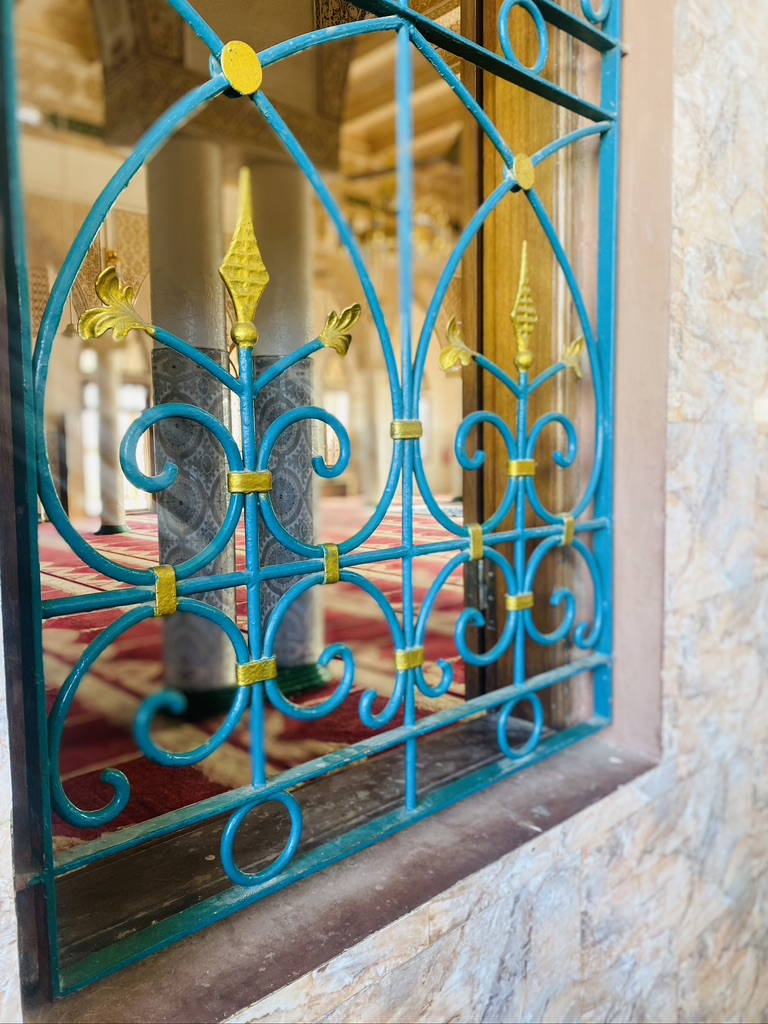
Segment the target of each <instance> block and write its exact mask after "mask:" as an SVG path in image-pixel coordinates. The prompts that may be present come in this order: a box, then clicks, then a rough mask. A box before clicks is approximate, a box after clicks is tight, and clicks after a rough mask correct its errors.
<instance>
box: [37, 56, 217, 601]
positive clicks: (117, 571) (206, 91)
mask: <svg viewBox="0 0 768 1024" xmlns="http://www.w3.org/2000/svg"><path fill="white" fill-rule="evenodd" d="M227 87H228V83H227V80H226V79H225V78H224V76H223V75H217V76H216V77H214V78H213V79H211V81H210V82H206V83H205V84H204V85H201V86H199V87H198V88H197V89H194V90H192V92H189V93H187V94H186V95H185V96H182V98H181V99H180V100H178V101H177V102H176V103H174V105H173V106H172V107H170V108H169V109H168V110H167V111H166V113H165V114H164V115H163V117H161V118H160V120H159V121H157V122H156V123H155V124H154V125H153V126H152V127H151V128H150V129H149V131H147V132H146V133H145V134H144V135H143V136H142V137H141V139H140V140H139V142H138V144H137V146H136V149H134V150H133V152H132V153H131V154H130V156H129V157H128V159H127V160H126V161H125V163H124V164H122V166H121V167H120V168H119V169H118V171H117V173H116V174H115V175H114V177H113V178H112V179H111V180H110V182H109V184H108V185H106V186H105V188H104V189H103V191H102V192H101V194H100V195H99V197H98V199H97V200H96V202H95V203H94V205H93V206H92V207H91V211H90V213H89V214H88V216H87V217H86V219H85V222H84V223H83V226H82V227H81V228H80V230H79V231H78V233H77V237H76V238H75V241H74V242H73V243H72V246H71V248H70V250H69V253H68V254H67V257H66V259H65V260H64V264H63V266H62V268H61V270H60V271H59V274H58V276H57V278H56V281H55V282H54V285H53V288H52V290H51V294H50V297H49V299H48V303H47V305H46V308H45V313H44V314H43V320H42V323H41V325H40V332H39V335H38V342H37V346H36V348H35V353H34V357H33V372H34V381H35V408H36V411H37V433H36V446H37V459H38V492H39V496H40V500H41V501H42V503H43V506H44V508H45V510H46V512H47V513H48V516H49V518H50V520H51V522H52V523H53V524H54V526H55V527H56V529H57V530H58V532H59V534H60V535H61V536H62V537H63V538H64V540H65V541H66V542H67V544H68V545H69V547H70V548H71V549H72V551H73V552H74V553H75V554H76V555H77V556H78V558H80V559H81V560H82V561H84V562H85V563H86V564H87V565H90V566H91V568H93V569H96V570H97V571H98V572H101V573H102V574H103V575H105V576H109V577H111V578H112V579H117V580H119V581H120V582H121V583H128V584H132V585H134V586H142V585H144V586H146V585H147V584H151V585H154V583H155V578H154V576H153V575H152V573H151V572H150V571H149V570H147V571H145V572H142V571H137V570H135V569H128V568H126V567H125V566H121V565H119V564H118V563H117V562H112V561H111V560H110V559H108V558H105V557H104V556H103V555H101V554H99V553H98V552H97V551H96V550H95V549H94V548H92V547H91V546H90V544H88V542H87V541H86V540H85V539H84V538H83V537H81V536H80V534H79V533H78V532H77V530H76V529H74V527H73V526H72V524H71V523H70V521H69V518H68V516H67V515H66V514H65V512H64V509H63V507H62V504H61V500H60V498H59V495H58V492H57V490H56V487H55V485H54V482H53V476H52V474H51V469H50V463H49V460H48V458H47V451H48V448H47V443H46V437H45V416H44V415H43V410H44V408H45V393H46V385H47V379H48V369H49V364H50V358H51V352H52V350H53V344H54V342H55V340H56V335H57V331H58V326H59V321H60V319H61V315H62V311H63V309H64V307H65V305H66V303H67V300H68V298H69V295H70V293H71V291H72V288H73V286H74V282H75V279H76V277H77V275H78V273H79V271H80V268H81V267H82V265H83V262H84V260H85V257H86V256H87V254H88V250H89V249H90V247H91V245H92V243H93V241H94V239H95V238H96V235H97V233H98V231H99V229H100V228H101V225H102V224H103V223H104V221H105V220H106V218H107V215H108V214H109V212H110V210H111V209H112V207H113V206H114V204H115V203H116V202H117V199H118V197H119V196H120V195H121V193H122V192H123V191H124V190H125V189H126V188H127V187H128V185H129V184H130V183H131V181H132V180H133V178H134V177H135V176H136V174H137V173H138V172H139V171H140V170H141V168H142V167H143V166H144V164H145V163H146V162H147V161H148V160H149V159H151V157H152V156H154V154H155V153H156V152H157V151H158V150H159V149H160V147H161V146H162V145H163V144H164V143H165V142H166V141H167V140H168V138H169V137H170V136H171V135H173V134H174V132H176V131H178V130H179V129H180V128H181V127H182V126H183V125H184V124H186V123H187V121H189V119H190V118H191V117H193V116H194V115H195V114H196V113H197V111H198V110H199V109H200V108H201V107H203V106H205V105H206V104H207V103H209V102H210V101H211V100H212V99H213V98H214V97H216V96H219V95H220V94H221V93H222V92H224V91H225V89H227Z"/></svg>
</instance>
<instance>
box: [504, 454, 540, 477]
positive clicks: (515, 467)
mask: <svg viewBox="0 0 768 1024" xmlns="http://www.w3.org/2000/svg"><path fill="white" fill-rule="evenodd" d="M507 472H508V473H509V478H510V480H517V479H518V478H519V477H521V476H536V463H535V461H534V460H533V459H515V460H513V461H512V462H510V463H509V467H508V470H507Z"/></svg>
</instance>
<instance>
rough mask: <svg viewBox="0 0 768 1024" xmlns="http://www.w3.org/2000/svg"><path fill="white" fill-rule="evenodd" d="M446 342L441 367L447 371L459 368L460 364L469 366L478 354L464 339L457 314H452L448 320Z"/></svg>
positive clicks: (441, 355) (441, 356)
mask: <svg viewBox="0 0 768 1024" xmlns="http://www.w3.org/2000/svg"><path fill="white" fill-rule="evenodd" d="M445 342H446V343H445V345H444V346H443V350H442V352H441V353H440V369H441V370H445V372H446V373H447V372H448V371H449V370H457V369H458V368H459V367H460V366H469V364H470V363H471V362H472V360H473V359H474V358H475V357H476V356H477V353H476V352H473V351H472V349H471V348H470V347H469V346H468V345H467V344H466V342H465V341H464V332H463V331H462V329H461V324H460V323H459V321H458V320H457V319H456V317H455V316H452V317H451V319H450V321H449V322H448V327H447V328H446V332H445Z"/></svg>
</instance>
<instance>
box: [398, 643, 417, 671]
mask: <svg viewBox="0 0 768 1024" xmlns="http://www.w3.org/2000/svg"><path fill="white" fill-rule="evenodd" d="M423 664H424V648H423V647H412V648H411V649H410V650H409V651H396V652H395V668H396V669H397V671H398V672H407V671H408V669H409V668H421V666H422V665H423Z"/></svg>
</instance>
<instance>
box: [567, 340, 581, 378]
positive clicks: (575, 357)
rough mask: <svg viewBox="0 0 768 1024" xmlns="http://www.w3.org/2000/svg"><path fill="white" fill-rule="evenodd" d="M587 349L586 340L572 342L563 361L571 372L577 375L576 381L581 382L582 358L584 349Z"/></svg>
mask: <svg viewBox="0 0 768 1024" xmlns="http://www.w3.org/2000/svg"><path fill="white" fill-rule="evenodd" d="M586 347H587V342H586V339H585V338H577V339H576V341H573V342H571V344H570V345H568V347H567V348H566V350H565V353H564V354H563V359H562V361H563V362H564V363H565V365H566V366H567V367H568V369H569V370H573V372H574V373H575V374H576V380H581V378H582V369H581V357H582V355H583V353H584V349H585V348H586Z"/></svg>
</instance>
